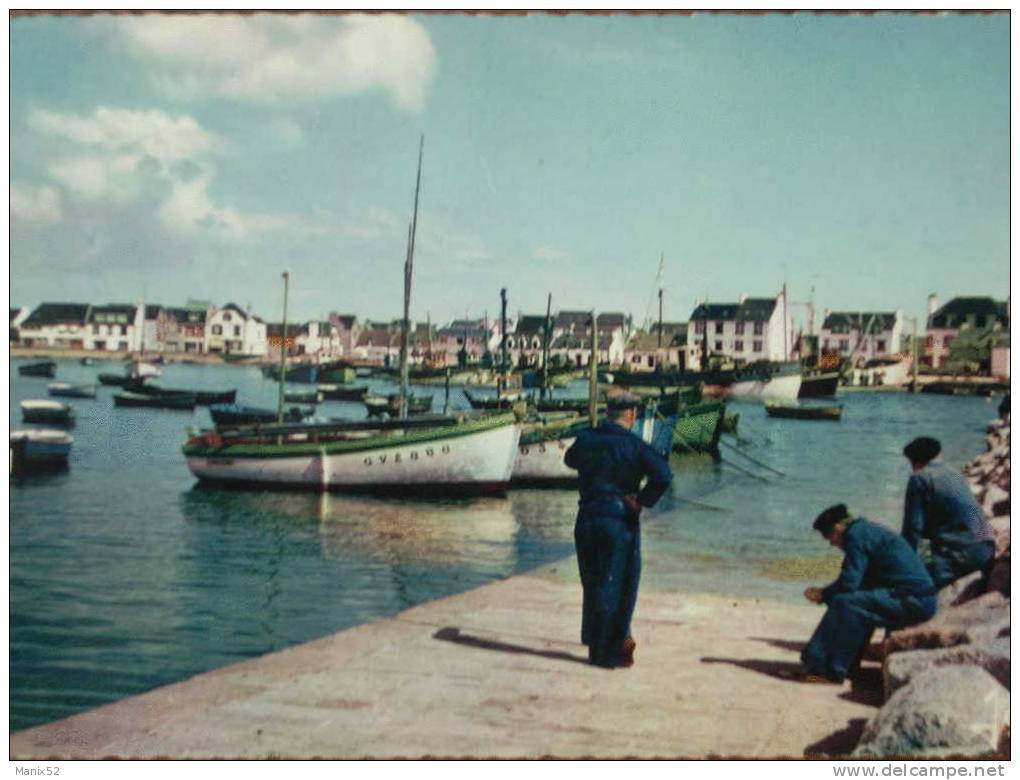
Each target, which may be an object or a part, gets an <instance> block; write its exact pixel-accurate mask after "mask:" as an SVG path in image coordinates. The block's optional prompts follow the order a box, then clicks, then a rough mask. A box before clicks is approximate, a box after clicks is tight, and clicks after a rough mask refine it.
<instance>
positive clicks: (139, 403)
mask: <svg viewBox="0 0 1020 780" xmlns="http://www.w3.org/2000/svg"><path fill="white" fill-rule="evenodd" d="M113 403H114V405H115V406H124V407H142V408H147V409H179V410H184V411H191V410H192V409H194V408H195V394H194V393H174V394H172V395H171V394H166V393H164V394H160V395H146V394H144V393H134V392H131V391H130V390H125V391H123V392H120V393H116V394H115V395H114V396H113Z"/></svg>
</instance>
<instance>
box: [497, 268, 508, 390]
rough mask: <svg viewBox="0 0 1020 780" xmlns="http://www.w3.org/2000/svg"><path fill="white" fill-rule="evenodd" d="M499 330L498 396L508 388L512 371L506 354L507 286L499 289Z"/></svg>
mask: <svg viewBox="0 0 1020 780" xmlns="http://www.w3.org/2000/svg"><path fill="white" fill-rule="evenodd" d="M499 306H500V309H499V332H500V334H502V337H501V338H500V340H499V364H500V369H502V370H501V371H500V373H501V376H500V380H499V382H497V383H496V395H497V396H498V395H499V394H500V392H501V390H506V387H507V385H508V384H509V379H510V372H509V371H508V370H507V354H506V287H503V288H501V289H500V291H499Z"/></svg>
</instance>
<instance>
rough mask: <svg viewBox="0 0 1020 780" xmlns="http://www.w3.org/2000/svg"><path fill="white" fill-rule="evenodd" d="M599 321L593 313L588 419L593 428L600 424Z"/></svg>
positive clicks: (593, 312)
mask: <svg viewBox="0 0 1020 780" xmlns="http://www.w3.org/2000/svg"><path fill="white" fill-rule="evenodd" d="M597 322H598V319H597V318H596V317H595V310H594V309H592V312H591V359H590V360H589V370H588V418H589V419H590V420H591V427H592V428H594V427H595V426H596V425H597V424H598V417H599V416H598V398H599V382H598V379H599V373H598V371H599V369H598V364H599V352H598V350H599V336H598V326H597V324H596V323H597Z"/></svg>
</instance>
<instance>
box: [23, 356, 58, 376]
mask: <svg viewBox="0 0 1020 780" xmlns="http://www.w3.org/2000/svg"><path fill="white" fill-rule="evenodd" d="M18 373H19V374H20V375H21V376H46V377H50V378H51V379H52V378H53V377H54V376H56V374H57V363H56V361H54V360H43V361H40V362H38V363H25V364H24V365H21V366H18Z"/></svg>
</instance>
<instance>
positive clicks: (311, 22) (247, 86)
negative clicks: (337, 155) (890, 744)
mask: <svg viewBox="0 0 1020 780" xmlns="http://www.w3.org/2000/svg"><path fill="white" fill-rule="evenodd" d="M117 29H118V31H119V33H120V34H121V36H122V38H123V40H124V41H125V42H126V45H127V46H128V48H129V49H130V50H132V51H133V52H135V53H136V54H137V55H139V56H140V57H142V58H145V59H151V60H152V61H153V64H154V65H156V66H157V67H158V68H159V76H158V77H157V78H158V79H159V83H160V85H161V86H162V87H164V88H165V89H168V90H170V91H173V92H174V93H177V94H180V93H184V92H191V93H199V94H215V95H221V96H228V97H233V98H237V99H242V100H250V101H256V102H263V103H267V102H268V103H272V102H276V101H280V100H288V101H289V100H295V99H298V100H300V99H321V98H330V97H339V96H345V95H354V94H358V93H362V92H367V91H370V90H378V89H381V90H385V91H387V92H389V93H390V94H391V95H392V97H393V99H394V101H395V102H396V104H397V105H398V106H399V107H401V108H403V109H406V110H412V111H417V110H420V109H421V107H422V105H423V104H424V100H425V92H426V89H427V87H428V84H429V81H430V80H431V77H432V72H433V70H434V67H435V59H436V54H435V49H434V48H433V46H432V41H431V39H430V38H429V34H428V32H427V31H426V30H425V28H424V27H422V25H421V24H419V23H418V22H416V21H415V20H413V19H411V18H409V17H408V16H405V15H400V14H379V15H365V14H350V15H344V16H318V15H313V14H296V15H292V14H288V15H278V14H254V15H240V14H236V15H232V14H217V15H209V14H203V15H191V14H189V15H174V16H168V15H159V14H148V15H144V16H141V17H121V18H119V19H118V21H117Z"/></svg>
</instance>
